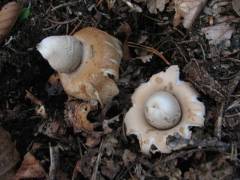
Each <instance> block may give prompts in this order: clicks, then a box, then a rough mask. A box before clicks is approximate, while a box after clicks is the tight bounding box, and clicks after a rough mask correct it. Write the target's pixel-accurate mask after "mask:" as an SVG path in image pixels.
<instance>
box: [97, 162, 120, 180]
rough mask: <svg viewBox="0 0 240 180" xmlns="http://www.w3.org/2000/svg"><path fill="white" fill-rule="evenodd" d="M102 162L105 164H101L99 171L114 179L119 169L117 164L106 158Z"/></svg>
mask: <svg viewBox="0 0 240 180" xmlns="http://www.w3.org/2000/svg"><path fill="white" fill-rule="evenodd" d="M104 162H105V164H104V165H103V166H101V173H102V174H103V175H104V176H106V177H107V178H109V179H114V177H115V176H116V175H117V173H118V172H119V170H120V166H119V164H118V163H115V162H114V161H113V160H106V161H104Z"/></svg>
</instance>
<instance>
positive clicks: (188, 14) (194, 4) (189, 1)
mask: <svg viewBox="0 0 240 180" xmlns="http://www.w3.org/2000/svg"><path fill="white" fill-rule="evenodd" d="M174 2H175V11H176V13H175V16H174V20H173V25H174V26H178V25H179V24H180V23H181V22H182V18H184V19H183V22H182V23H183V26H184V27H185V28H187V29H189V28H191V26H192V24H193V23H194V21H195V19H196V18H197V16H198V15H199V14H200V12H201V11H202V9H203V8H204V6H205V4H206V2H207V0H198V1H196V0H175V1H174Z"/></svg>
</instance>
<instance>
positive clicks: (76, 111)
mask: <svg viewBox="0 0 240 180" xmlns="http://www.w3.org/2000/svg"><path fill="white" fill-rule="evenodd" d="M94 109H95V106H94V105H92V104H90V103H87V102H83V103H80V102H78V101H70V102H67V103H66V108H65V116H66V119H67V120H68V121H69V122H70V124H71V125H72V126H73V128H74V132H75V133H77V132H80V131H85V132H92V131H93V129H94V125H93V124H92V123H91V122H90V121H89V120H88V118H87V115H88V113H89V112H90V111H91V110H94Z"/></svg>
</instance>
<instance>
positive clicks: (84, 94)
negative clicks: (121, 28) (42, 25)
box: [37, 27, 122, 105]
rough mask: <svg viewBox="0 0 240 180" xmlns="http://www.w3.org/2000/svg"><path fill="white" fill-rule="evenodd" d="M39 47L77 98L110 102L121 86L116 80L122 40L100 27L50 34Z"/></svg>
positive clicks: (70, 92) (66, 87)
mask: <svg viewBox="0 0 240 180" xmlns="http://www.w3.org/2000/svg"><path fill="white" fill-rule="evenodd" d="M37 49H38V51H39V52H40V53H41V54H42V56H43V57H44V58H45V59H46V60H47V61H48V62H49V64H50V65H51V67H52V68H53V69H54V70H56V71H57V72H58V74H59V77H60V80H61V83H62V85H63V88H64V90H65V92H66V93H67V94H68V95H70V96H72V97H75V98H78V99H82V100H86V101H90V100H97V101H99V102H100V103H101V104H102V105H105V104H106V103H108V102H109V101H110V100H111V99H112V98H113V97H114V96H115V95H117V94H118V92H119V90H118V87H117V85H116V83H115V81H117V80H118V76H119V65H120V62H121V58H122V48H121V43H120V41H119V40H118V39H116V38H115V37H113V36H111V35H109V34H107V33H106V32H104V31H101V30H99V29H97V28H92V27H87V28H83V29H82V30H80V31H78V32H76V33H75V34H74V35H73V36H67V35H66V36H50V37H47V38H45V39H43V40H42V41H41V42H40V43H39V44H38V46H37Z"/></svg>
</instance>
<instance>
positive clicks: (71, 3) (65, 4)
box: [51, 0, 79, 11]
mask: <svg viewBox="0 0 240 180" xmlns="http://www.w3.org/2000/svg"><path fill="white" fill-rule="evenodd" d="M78 2H79V0H78V1H73V2H67V3H62V4H59V5H57V6H55V7H54V8H52V9H51V11H56V10H57V9H59V8H62V7H66V6H69V5H74V4H77V3H78Z"/></svg>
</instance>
